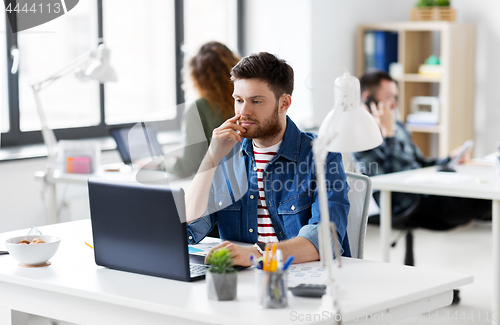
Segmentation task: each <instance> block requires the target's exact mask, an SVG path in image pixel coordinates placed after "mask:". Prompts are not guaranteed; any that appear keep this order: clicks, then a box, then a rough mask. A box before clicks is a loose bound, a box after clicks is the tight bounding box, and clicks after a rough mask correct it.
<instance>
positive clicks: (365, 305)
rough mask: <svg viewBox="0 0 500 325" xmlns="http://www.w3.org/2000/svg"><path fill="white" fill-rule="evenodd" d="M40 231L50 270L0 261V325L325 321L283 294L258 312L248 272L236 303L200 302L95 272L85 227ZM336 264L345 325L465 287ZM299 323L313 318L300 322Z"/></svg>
mask: <svg viewBox="0 0 500 325" xmlns="http://www.w3.org/2000/svg"><path fill="white" fill-rule="evenodd" d="M40 229H41V231H42V232H43V233H44V234H50V235H55V236H59V237H60V238H61V245H60V247H59V251H58V252H57V253H56V255H55V256H54V257H53V258H52V259H51V262H52V265H51V266H49V267H44V268H22V267H19V266H18V265H17V262H16V261H15V260H14V259H13V258H12V257H10V256H9V255H4V256H0V293H1V294H0V324H2V325H7V324H11V317H10V315H11V314H12V313H14V312H12V311H20V312H23V313H31V314H36V315H40V316H44V317H49V318H54V319H59V320H63V321H68V322H73V323H77V324H106V325H113V324H139V323H140V324H148V325H154V324H162V325H164V324H200V323H205V324H230V325H234V324H312V323H327V320H328V318H327V317H324V315H328V313H327V310H324V309H322V308H321V306H320V303H321V300H320V299H311V298H299V297H294V296H292V295H291V294H289V296H288V297H289V306H288V307H287V308H283V309H260V308H258V307H257V302H256V301H257V297H256V288H255V286H254V271H253V270H252V269H248V270H244V271H241V272H240V273H239V275H238V297H237V300H235V301H229V302H217V301H212V300H208V298H207V290H206V284H205V281H198V282H194V283H186V282H180V281H173V280H168V279H162V278H157V277H152V276H144V275H139V274H133V273H128V272H121V271H115V270H110V269H106V268H102V267H99V266H97V265H95V262H94V254H93V250H92V249H91V248H89V247H88V246H87V245H85V244H84V241H87V242H89V241H92V233H91V227H90V221H89V220H80V221H74V222H68V223H61V224H56V225H50V226H44V227H40ZM27 231H28V230H27V229H26V230H22V231H15V232H10V233H3V234H0V249H3V246H4V244H3V243H4V241H5V239H6V238H9V237H13V236H17V235H22V234H25V233H26V232H27ZM343 265H344V267H343V268H342V269H340V270H338V272H337V278H338V283H339V286H340V293H339V295H340V305H341V308H342V312H343V320H344V322H346V323H349V320H351V322H354V320H355V317H356V316H360V318H359V319H358V322H357V323H363V322H362V320H363V319H364V318H362V317H361V316H363V315H370V314H371V315H374V316H373V317H374V319H377V318H376V317H380V319H384V320H387V319H389V318H392V320H397V317H400V318H401V317H407V316H408V315H415V314H418V313H422V312H426V311H430V310H434V309H436V308H440V307H443V306H445V305H449V304H450V303H451V300H452V296H453V293H452V289H453V288H456V287H459V286H462V285H466V284H469V283H472V276H464V275H458V274H451V273H448V272H440V271H433V270H426V269H419V268H413V267H407V266H401V265H393V264H387V263H381V262H371V261H364V260H356V259H348V258H345V259H344V263H343ZM325 313H326V314H325ZM314 315H318V316H314ZM376 315H378V316H376ZM388 315H391V316H388ZM398 315H400V316H398ZM2 317H3V318H2ZM307 317H309V318H311V317H319V319H318V318H316V319H315V321H314V319H311V320H309V321H306V318H307ZM368 323H369V324H372V323H373V320H372V321H368ZM383 323H384V322H380V323H377V324H383Z"/></svg>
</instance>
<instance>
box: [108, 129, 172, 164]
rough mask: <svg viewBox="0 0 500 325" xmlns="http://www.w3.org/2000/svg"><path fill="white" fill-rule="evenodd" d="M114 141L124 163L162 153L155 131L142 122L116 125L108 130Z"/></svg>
mask: <svg viewBox="0 0 500 325" xmlns="http://www.w3.org/2000/svg"><path fill="white" fill-rule="evenodd" d="M109 132H110V133H111V136H112V137H113V139H115V142H116V148H117V149H118V152H119V153H120V157H121V158H122V160H123V162H124V163H125V164H131V163H132V162H133V161H135V160H138V159H141V158H147V157H150V158H151V159H153V157H158V156H162V155H163V151H162V148H161V145H160V143H159V142H158V138H157V136H156V132H155V131H154V129H153V128H152V127H150V126H145V125H144V123H138V124H136V125H134V126H133V127H118V128H111V129H110V130H109Z"/></svg>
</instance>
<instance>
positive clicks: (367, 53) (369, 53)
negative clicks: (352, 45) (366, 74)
mask: <svg viewBox="0 0 500 325" xmlns="http://www.w3.org/2000/svg"><path fill="white" fill-rule="evenodd" d="M363 48H364V61H365V62H364V63H365V71H368V70H371V69H375V34H374V32H372V31H367V32H365V35H364V38H363Z"/></svg>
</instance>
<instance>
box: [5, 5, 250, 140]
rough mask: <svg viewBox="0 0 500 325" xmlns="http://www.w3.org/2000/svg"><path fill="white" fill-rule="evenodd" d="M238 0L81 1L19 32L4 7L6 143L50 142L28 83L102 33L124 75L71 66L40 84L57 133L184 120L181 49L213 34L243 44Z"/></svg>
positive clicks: (87, 133) (85, 133)
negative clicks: (83, 73) (95, 75)
mask: <svg viewBox="0 0 500 325" xmlns="http://www.w3.org/2000/svg"><path fill="white" fill-rule="evenodd" d="M240 2H241V0H174V1H165V0H149V1H148V3H147V6H140V7H137V2H136V1H132V0H95V1H79V2H78V4H77V5H76V6H75V7H74V8H73V9H72V10H70V11H69V12H68V13H66V14H65V15H63V16H61V17H59V18H57V19H54V20H52V21H50V22H48V23H45V24H42V25H40V26H37V27H34V28H31V29H28V30H25V31H21V32H19V33H16V34H14V33H12V32H11V30H10V25H8V22H6V16H5V15H2V17H1V19H0V24H1V25H0V26H6V30H5V33H2V34H0V37H1V38H2V39H1V41H0V43H1V45H0V52H1V54H0V60H1V62H2V64H1V67H0V73H1V78H2V79H3V81H2V85H1V87H2V88H1V89H0V96H1V97H0V113H1V114H0V131H1V132H2V137H1V138H0V140H1V146H3V147H4V146H14V145H24V144H31V143H42V142H43V140H42V136H41V132H40V128H41V124H40V120H39V116H38V113H37V110H36V106H35V100H34V95H33V91H32V89H31V85H32V84H34V83H37V82H40V81H42V80H44V79H46V78H48V77H50V76H52V75H54V74H55V73H56V72H57V71H59V70H60V69H62V68H65V67H66V66H67V65H68V64H69V63H70V62H71V61H72V60H73V59H74V58H76V57H78V56H79V55H81V54H82V53H85V52H86V51H88V50H90V49H93V48H94V49H95V47H96V46H97V44H98V42H99V41H101V40H102V41H104V43H105V45H106V46H107V47H108V48H109V49H110V50H111V58H110V63H111V65H112V66H113V68H114V69H115V71H116V74H117V77H118V82H117V83H111V82H110V83H106V84H104V85H99V84H98V83H96V82H95V81H89V82H86V83H84V82H81V81H79V80H78V79H77V78H75V76H74V74H73V73H69V74H67V75H65V76H64V77H61V78H60V79H58V80H56V81H54V82H53V83H52V84H50V85H49V86H47V87H45V88H44V89H42V90H41V91H40V93H39V94H40V99H41V103H42V105H43V109H44V112H45V115H46V118H47V122H48V124H49V127H51V128H53V129H54V132H55V134H56V137H57V138H58V139H77V138H91V137H102V136H107V135H108V132H107V127H108V126H109V125H117V124H126V125H131V124H134V123H136V122H139V121H152V120H161V121H163V122H162V123H160V127H161V128H168V129H180V124H181V123H180V121H181V117H182V110H181V107H182V106H181V105H178V104H181V103H183V102H184V92H183V90H182V89H181V82H182V80H181V69H182V67H183V56H184V55H189V56H191V55H193V53H195V52H196V51H197V49H198V48H199V46H200V45H201V44H203V43H204V42H206V41H209V40H218V41H221V42H224V43H226V44H227V45H228V46H229V47H230V48H231V49H233V50H236V34H237V31H238V28H237V25H236V21H237V17H238V14H237V12H238V10H237V4H239V3H240ZM240 8H241V7H240ZM2 29H3V28H1V29H0V31H1V30H2ZM184 33H186V42H185V43H184V37H185V36H184ZM4 35H5V36H4ZM4 37H6V39H4ZM183 45H185V46H183ZM11 48H14V49H16V48H18V49H19V53H20V56H19V58H20V60H19V62H20V64H19V69H18V72H17V73H15V74H11V73H10V67H11V66H12V63H13V60H12V57H10V55H9V52H10V50H8V49H11ZM181 49H182V50H185V51H186V54H184V52H183V51H182V50H181ZM191 49H192V50H191ZM193 99H194V98H192V99H191V100H193Z"/></svg>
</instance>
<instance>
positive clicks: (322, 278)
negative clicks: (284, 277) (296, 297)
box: [287, 262, 328, 288]
mask: <svg viewBox="0 0 500 325" xmlns="http://www.w3.org/2000/svg"><path fill="white" fill-rule="evenodd" d="M327 278H328V277H327V269H326V267H322V266H321V264H320V262H309V263H302V264H297V265H293V264H292V265H290V267H289V268H288V281H287V286H288V287H289V288H290V287H296V286H298V285H299V284H301V283H306V284H326V280H327Z"/></svg>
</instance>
